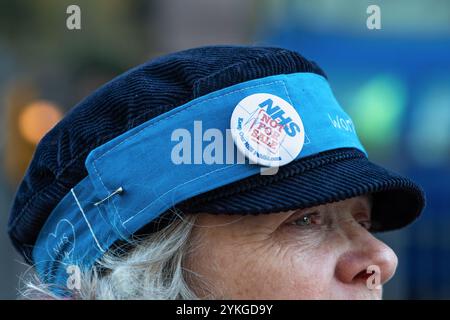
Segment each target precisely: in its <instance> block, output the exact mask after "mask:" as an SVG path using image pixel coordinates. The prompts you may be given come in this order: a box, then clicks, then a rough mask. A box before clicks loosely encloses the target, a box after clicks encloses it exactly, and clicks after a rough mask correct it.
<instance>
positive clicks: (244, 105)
mask: <svg viewBox="0 0 450 320" xmlns="http://www.w3.org/2000/svg"><path fill="white" fill-rule="evenodd" d="M230 128H231V135H232V137H233V140H234V143H235V144H236V146H237V148H238V150H239V151H240V152H241V153H243V154H244V155H245V156H246V157H247V158H248V159H249V160H250V161H251V162H253V163H257V164H260V165H263V166H268V167H279V166H283V165H285V164H287V163H289V162H291V161H292V160H294V159H295V158H296V157H297V156H298V154H299V153H300V151H301V150H302V148H303V143H304V142H305V131H304V128H303V122H302V119H301V118H300V115H299V114H298V112H297V111H296V110H295V109H294V107H293V106H292V105H291V104H290V103H289V102H287V101H286V100H284V99H282V98H280V97H278V96H276V95H273V94H269V93H255V94H252V95H250V96H248V97H245V98H244V99H242V100H241V101H240V102H239V103H238V104H237V106H236V107H235V108H234V111H233V114H232V115H231V124H230Z"/></svg>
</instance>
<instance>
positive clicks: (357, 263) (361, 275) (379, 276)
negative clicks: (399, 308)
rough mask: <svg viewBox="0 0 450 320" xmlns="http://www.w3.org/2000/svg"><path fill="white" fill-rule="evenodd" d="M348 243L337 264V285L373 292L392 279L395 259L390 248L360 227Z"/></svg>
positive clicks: (395, 256) (396, 261)
mask: <svg viewBox="0 0 450 320" xmlns="http://www.w3.org/2000/svg"><path fill="white" fill-rule="evenodd" d="M356 228H358V227H356ZM347 241H348V246H347V248H348V249H347V250H345V251H344V252H343V253H342V254H341V255H340V256H339V258H338V261H337V264H336V270H335V271H336V277H337V278H338V279H339V280H340V281H342V282H344V283H346V284H358V283H363V284H364V285H366V286H368V287H369V286H373V287H372V288H375V287H377V286H378V285H383V284H385V283H386V282H387V281H389V279H391V278H392V276H393V275H394V273H395V270H396V268H397V264H398V258H397V255H396V254H395V253H394V251H393V250H392V249H391V248H390V247H388V246H387V245H386V244H385V243H383V242H381V241H380V240H378V239H376V238H375V237H374V236H373V235H372V234H371V233H370V232H368V231H367V230H366V229H364V228H362V227H359V229H358V230H357V231H354V232H353V233H352V234H351V235H350V236H348V237H347Z"/></svg>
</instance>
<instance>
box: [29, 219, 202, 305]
mask: <svg viewBox="0 0 450 320" xmlns="http://www.w3.org/2000/svg"><path fill="white" fill-rule="evenodd" d="M195 221H196V215H186V216H184V217H183V218H178V219H176V220H174V221H172V222H171V223H170V224H169V225H168V226H166V227H164V228H163V229H161V230H160V231H158V232H156V233H152V234H150V235H147V236H145V237H143V238H141V239H139V240H136V239H135V240H133V242H132V245H133V247H132V249H130V250H129V251H127V253H126V254H125V255H118V254H117V253H116V252H117V251H116V250H115V251H112V250H110V251H108V252H107V253H106V254H105V255H104V256H103V257H102V258H101V259H100V260H99V261H98V266H96V267H93V268H91V269H88V270H87V271H82V272H81V275H80V276H81V279H80V288H79V290H76V289H74V291H73V295H72V297H71V298H72V299H198V298H199V297H198V296H197V295H196V294H195V293H194V292H193V290H192V289H191V287H190V286H189V283H192V282H195V287H196V289H197V288H198V287H201V288H202V293H206V292H208V290H207V285H206V282H205V283H204V286H201V285H200V284H201V283H202V280H201V279H200V277H199V276H198V275H196V274H195V273H194V272H192V271H190V270H188V269H186V268H185V266H184V260H185V258H186V256H187V255H188V254H189V253H190V252H191V251H193V250H195V247H196V244H195V243H193V242H196V241H191V240H192V237H191V232H192V229H193V226H194V224H195ZM100 270H102V271H101V272H100ZM24 283H25V284H24V286H25V288H24V289H23V290H21V291H22V293H21V297H22V298H24V299H36V298H37V299H59V297H57V296H55V295H54V294H53V293H52V290H50V289H51V286H50V285H48V284H44V283H41V282H40V281H39V279H38V277H37V276H36V275H32V277H31V279H29V280H27V281H25V282H24Z"/></svg>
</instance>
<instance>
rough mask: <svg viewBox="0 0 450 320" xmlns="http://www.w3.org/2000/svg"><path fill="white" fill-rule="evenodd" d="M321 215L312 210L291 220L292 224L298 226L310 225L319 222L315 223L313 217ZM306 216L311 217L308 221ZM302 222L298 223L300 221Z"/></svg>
mask: <svg viewBox="0 0 450 320" xmlns="http://www.w3.org/2000/svg"><path fill="white" fill-rule="evenodd" d="M317 217H319V214H318V213H317V212H310V213H306V214H304V215H302V216H301V217H299V218H297V219H295V220H294V221H292V222H291V224H292V225H294V226H297V227H310V226H311V225H313V224H317V223H314V221H313V219H314V218H317ZM306 218H309V220H308V222H306V221H305V219H306ZM299 221H300V222H301V223H298V222H299ZM302 223H307V224H302Z"/></svg>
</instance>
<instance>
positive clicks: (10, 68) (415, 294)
mask: <svg viewBox="0 0 450 320" xmlns="http://www.w3.org/2000/svg"><path fill="white" fill-rule="evenodd" d="M71 4H76V5H78V6H79V7H80V9H81V30H68V29H67V27H66V19H67V18H68V17H69V15H68V14H67V13H66V9H67V7H68V6H69V5H71ZM372 4H375V5H378V6H379V8H380V10H381V29H379V30H369V29H368V27H367V24H366V21H367V19H368V18H369V16H370V14H368V13H367V12H366V10H367V8H368V6H369V5H372ZM207 44H255V45H256V44H257V45H276V46H283V47H286V48H290V49H295V50H298V51H299V52H300V53H302V54H303V55H304V56H306V57H307V58H310V59H312V60H315V61H316V62H317V63H318V64H319V65H320V66H322V68H323V69H325V71H326V72H327V74H328V76H329V80H330V83H331V86H332V88H333V90H334V92H335V95H336V96H337V99H338V100H339V101H340V103H341V105H342V106H343V107H344V109H346V111H347V112H348V113H349V114H350V115H351V116H352V117H353V120H354V122H355V124H356V127H357V131H358V132H359V135H360V137H361V139H362V140H363V143H364V144H365V146H366V149H367V150H368V152H369V155H370V156H371V157H372V160H374V161H375V162H378V163H380V164H382V165H385V166H387V167H389V168H392V169H394V170H396V171H398V172H401V173H404V174H407V175H409V176H411V177H412V178H414V179H415V180H416V181H418V182H419V183H421V184H422V186H423V187H424V189H425V190H426V193H427V198H428V203H427V208H426V212H425V213H424V215H423V216H422V217H421V218H420V219H419V220H418V221H417V222H416V223H415V224H413V225H412V226H410V227H408V228H406V229H403V230H401V231H395V232H390V233H385V234H381V235H379V237H380V238H382V239H383V240H385V241H386V242H387V243H388V244H389V245H391V246H392V247H393V249H394V250H395V251H396V253H397V255H398V257H399V261H400V262H399V267H398V270H397V274H396V276H395V277H394V278H393V280H391V281H390V282H389V283H388V284H387V285H386V287H385V293H384V296H385V298H387V299H429V298H438V299H442V298H446V299H449V298H450V236H449V230H450V1H445V0H431V1H411V0H409V1H408V0H397V1H387V0H386V1H382V0H380V1H364V0H346V1H342V0H341V1H335V0H316V1H306V0H305V1H300V0H215V1H211V0H160V1H156V0H153V1H151V0H148V1H144V0H132V1H120V0H96V1H88V0H82V1H81V0H76V1H75V0H71V1H66V0H40V1H29V0H3V1H1V2H0V159H1V164H0V230H1V232H0V298H9V299H14V298H15V297H16V296H17V287H18V283H19V280H20V275H21V274H22V273H23V272H24V271H25V270H26V266H24V265H23V264H22V263H21V259H20V258H19V256H18V255H17V254H16V253H15V251H14V249H13V248H12V246H11V245H10V241H9V239H8V237H7V235H6V225H7V220H8V215H9V209H10V206H11V201H12V198H13V196H14V192H15V190H16V188H17V185H18V183H19V181H20V179H21V177H22V176H23V174H24V172H25V170H26V168H27V165H28V163H29V161H30V159H31V157H32V154H33V151H34V149H35V147H36V144H37V143H38V142H39V140H40V139H41V137H42V136H43V135H44V134H45V133H46V132H47V131H48V130H49V129H50V128H51V127H52V126H53V125H54V124H55V123H56V122H58V121H59V119H61V117H62V116H63V115H64V114H65V113H66V112H67V111H68V110H69V109H70V108H71V107H73V106H74V105H75V104H76V103H77V102H78V101H80V100H81V99H82V98H83V97H85V96H86V95H88V94H89V93H91V92H92V91H93V90H94V89H96V88H97V87H98V86H100V85H101V84H103V83H105V82H107V81H109V80H111V79H112V78H113V77H115V76H117V75H119V74H120V73H122V72H124V71H125V70H127V69H129V68H131V67H133V66H135V65H138V64H140V63H143V62H145V61H146V60H148V59H150V58H153V57H156V56H158V55H161V54H165V53H169V52H171V51H175V50H181V49H187V48H190V47H195V46H201V45H207Z"/></svg>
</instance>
